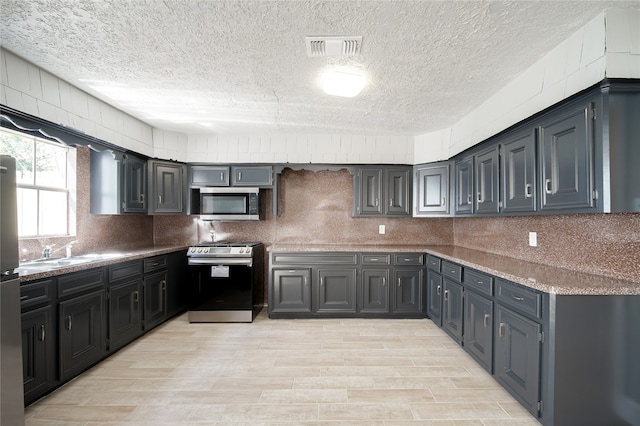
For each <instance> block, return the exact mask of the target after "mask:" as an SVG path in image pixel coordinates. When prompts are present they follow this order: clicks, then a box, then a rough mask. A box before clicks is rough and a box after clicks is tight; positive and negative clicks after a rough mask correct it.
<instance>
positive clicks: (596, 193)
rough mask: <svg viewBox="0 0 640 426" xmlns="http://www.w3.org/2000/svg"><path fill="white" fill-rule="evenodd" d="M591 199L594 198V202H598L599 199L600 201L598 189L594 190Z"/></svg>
mask: <svg viewBox="0 0 640 426" xmlns="http://www.w3.org/2000/svg"><path fill="white" fill-rule="evenodd" d="M591 198H593V199H594V200H597V199H598V190H597V189H594V190H593V191H592V192H591Z"/></svg>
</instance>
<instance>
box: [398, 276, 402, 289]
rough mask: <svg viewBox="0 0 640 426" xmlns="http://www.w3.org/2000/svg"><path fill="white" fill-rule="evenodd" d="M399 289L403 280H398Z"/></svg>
mask: <svg viewBox="0 0 640 426" xmlns="http://www.w3.org/2000/svg"><path fill="white" fill-rule="evenodd" d="M398 287H402V279H401V278H398Z"/></svg>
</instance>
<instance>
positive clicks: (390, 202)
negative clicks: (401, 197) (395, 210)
mask: <svg viewBox="0 0 640 426" xmlns="http://www.w3.org/2000/svg"><path fill="white" fill-rule="evenodd" d="M389 207H393V198H389Z"/></svg>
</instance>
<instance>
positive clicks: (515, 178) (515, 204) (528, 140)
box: [500, 128, 537, 213]
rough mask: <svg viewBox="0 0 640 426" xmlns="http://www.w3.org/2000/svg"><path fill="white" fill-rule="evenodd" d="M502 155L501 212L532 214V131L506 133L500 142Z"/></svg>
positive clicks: (533, 194) (533, 135)
mask: <svg viewBox="0 0 640 426" xmlns="http://www.w3.org/2000/svg"><path fill="white" fill-rule="evenodd" d="M500 149H501V152H502V164H501V167H502V170H501V179H500V184H501V195H502V211H503V212H505V213H513V212H534V211H536V199H537V197H536V188H537V185H536V131H535V129H533V128H530V129H528V130H526V131H524V132H518V133H515V134H510V135H508V136H506V137H505V139H503V140H502V141H501V142H500Z"/></svg>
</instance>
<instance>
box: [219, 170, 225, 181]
mask: <svg viewBox="0 0 640 426" xmlns="http://www.w3.org/2000/svg"><path fill="white" fill-rule="evenodd" d="M220 181H224V172H220Z"/></svg>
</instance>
